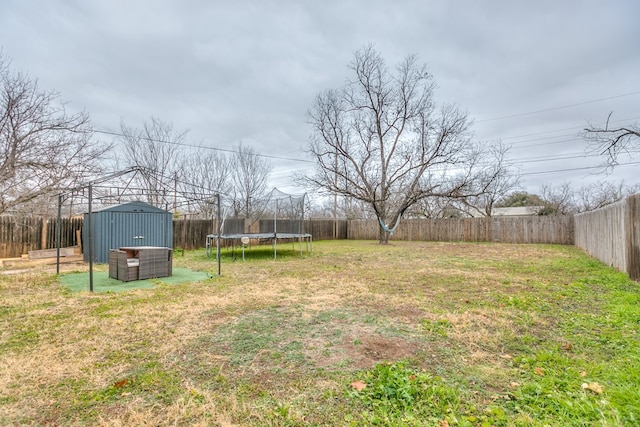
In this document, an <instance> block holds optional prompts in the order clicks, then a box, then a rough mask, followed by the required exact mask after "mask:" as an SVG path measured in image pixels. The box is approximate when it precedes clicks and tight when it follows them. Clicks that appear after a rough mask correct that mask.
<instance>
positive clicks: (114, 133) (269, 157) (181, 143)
mask: <svg viewBox="0 0 640 427" xmlns="http://www.w3.org/2000/svg"><path fill="white" fill-rule="evenodd" d="M94 132H95V133H101V134H104V135H111V136H119V137H123V138H127V137H129V136H130V135H125V134H123V133H121V132H113V131H108V130H101V129H94ZM134 137H135V138H139V139H144V140H145V141H150V142H160V143H162V144H172V145H179V146H181V147H191V148H200V149H204V150H213V151H221V152H224V153H232V154H242V153H240V152H239V151H237V150H229V149H225V148H217V147H207V146H204V145H196V144H189V143H184V142H176V141H168V140H162V139H155V138H149V137H146V136H137V135H136V136H134ZM253 154H254V155H255V156H257V157H266V158H268V159H276V160H289V161H295V162H303V163H313V161H311V160H305V159H297V158H293V157H283V156H272V155H269V154H259V153H253Z"/></svg>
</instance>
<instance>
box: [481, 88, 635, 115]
mask: <svg viewBox="0 0 640 427" xmlns="http://www.w3.org/2000/svg"><path fill="white" fill-rule="evenodd" d="M638 94H640V90H639V91H636V92H630V93H623V94H622V95H616V96H609V97H607V98H599V99H592V100H590V101H583V102H577V103H575V104H569V105H562V106H560V107H551V108H545V109H542V110H536V111H527V112H525V113H518V114H511V115H509V116H502V117H492V118H490V119H483V120H476V123H484V122H491V121H495V120H504V119H512V118H514V117H522V116H529V115H531V114H538V113H546V112H547V111H556V110H562V109H565V108H571V107H577V106H579V105H586V104H594V103H596V102H602V101H608V100H610V99H616V98H623V97H626V96H632V95H638Z"/></svg>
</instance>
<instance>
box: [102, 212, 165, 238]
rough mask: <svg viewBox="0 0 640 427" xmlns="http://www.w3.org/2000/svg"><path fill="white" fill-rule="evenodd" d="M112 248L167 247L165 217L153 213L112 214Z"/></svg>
mask: <svg viewBox="0 0 640 427" xmlns="http://www.w3.org/2000/svg"><path fill="white" fill-rule="evenodd" d="M114 214H115V215H114V221H113V224H112V226H113V228H112V236H113V237H114V239H115V241H114V242H113V244H112V247H121V246H168V242H167V236H166V233H167V227H166V224H165V222H166V219H165V217H166V216H167V215H164V214H155V213H146V212H145V213H128V212H117V213H114Z"/></svg>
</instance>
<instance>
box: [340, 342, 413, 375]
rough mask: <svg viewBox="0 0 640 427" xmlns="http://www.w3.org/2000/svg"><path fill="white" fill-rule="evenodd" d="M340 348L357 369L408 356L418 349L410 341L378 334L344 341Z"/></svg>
mask: <svg viewBox="0 0 640 427" xmlns="http://www.w3.org/2000/svg"><path fill="white" fill-rule="evenodd" d="M342 348H343V349H344V350H345V353H346V356H347V357H348V358H349V359H351V360H352V361H353V365H354V367H355V368H358V369H367V368H370V367H372V366H374V365H376V364H377V363H380V362H387V361H391V362H393V361H396V360H401V359H406V358H410V357H412V356H414V355H415V353H416V351H417V350H418V347H417V345H416V344H415V343H412V342H410V341H407V340H404V339H402V338H397V337H393V338H388V337H382V336H380V335H371V336H368V337H366V338H362V339H361V340H359V341H357V340H353V341H348V342H345V343H343V345H342Z"/></svg>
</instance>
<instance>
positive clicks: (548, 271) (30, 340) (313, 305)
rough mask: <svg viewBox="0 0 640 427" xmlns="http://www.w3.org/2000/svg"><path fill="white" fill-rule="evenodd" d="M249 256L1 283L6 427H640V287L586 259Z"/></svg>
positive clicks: (392, 250) (470, 250)
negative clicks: (196, 276)
mask: <svg viewBox="0 0 640 427" xmlns="http://www.w3.org/2000/svg"><path fill="white" fill-rule="evenodd" d="M236 255H238V254H237V253H236ZM245 256H246V261H245V262H242V261H241V260H234V259H233V258H232V257H231V255H230V254H225V256H223V258H222V273H223V275H222V277H213V278H209V279H205V280H203V281H199V282H188V283H183V284H166V283H160V282H157V283H156V285H155V287H153V288H150V289H136V290H131V291H127V292H118V293H116V292H107V293H96V294H90V293H88V292H71V291H70V290H69V289H68V288H67V287H65V286H62V285H60V279H59V278H58V277H57V276H56V275H55V274H53V273H48V272H46V271H42V270H41V269H40V270H36V269H34V270H33V271H30V272H26V273H22V274H18V275H1V274H0V425H105V426H125V425H126V426H129V425H184V426H187V425H189V426H190V425H201V426H209V425H214V426H216V425H217V426H264V425H275V426H307V425H318V426H334V425H335V426H361V425H383V426H438V427H447V426H547V425H548V426H592V425H593V426H634V425H640V285H639V284H638V283H635V282H632V281H630V280H629V279H628V277H627V276H626V275H624V274H622V273H618V272H616V271H615V270H613V269H611V268H609V267H607V266H605V265H603V264H602V263H600V262H598V261H596V260H594V259H592V258H590V257H588V256H586V255H585V254H584V253H582V252H581V251H580V250H579V249H576V248H574V247H563V246H549V245H507V244H482V243H480V244H470V243H459V244H458V243H434V242H392V243H391V244H389V245H388V246H380V245H378V244H377V243H375V242H370V241H366V242H360V241H338V242H316V243H314V245H313V252H312V253H307V252H305V253H304V254H303V256H302V257H301V256H300V253H299V252H297V251H294V250H293V249H292V248H291V247H290V246H289V247H287V246H286V245H279V248H278V259H277V260H276V261H273V259H272V254H271V251H270V248H264V249H262V248H259V247H258V248H252V249H251V250H247V252H246V254H245ZM237 258H240V257H237ZM174 265H175V266H177V267H186V268H191V269H193V270H200V271H206V272H209V273H211V274H213V275H215V274H216V272H217V265H216V262H215V261H214V260H213V259H209V258H206V257H205V256H204V250H200V251H192V252H189V251H187V252H186V253H185V255H184V257H180V256H178V257H176V258H175V260H174ZM99 268H101V269H106V266H100V267H99Z"/></svg>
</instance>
